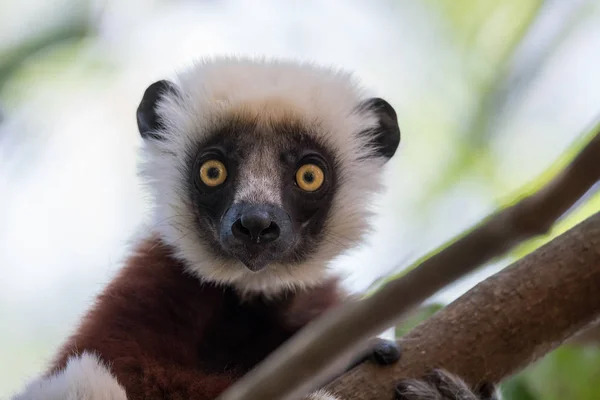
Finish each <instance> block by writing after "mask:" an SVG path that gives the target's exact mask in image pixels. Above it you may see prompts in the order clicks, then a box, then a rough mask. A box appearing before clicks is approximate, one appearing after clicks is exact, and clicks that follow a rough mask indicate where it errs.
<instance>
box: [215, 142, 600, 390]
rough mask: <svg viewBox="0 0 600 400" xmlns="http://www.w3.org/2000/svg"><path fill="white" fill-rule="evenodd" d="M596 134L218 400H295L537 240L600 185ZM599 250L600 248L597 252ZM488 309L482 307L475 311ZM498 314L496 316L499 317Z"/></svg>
mask: <svg viewBox="0 0 600 400" xmlns="http://www.w3.org/2000/svg"><path fill="white" fill-rule="evenodd" d="M598 160H600V133H598V134H596V135H595V136H594V137H593V138H592V139H591V140H590V142H589V143H588V144H587V145H586V146H585V148H584V149H583V150H582V151H581V152H580V153H579V154H578V155H577V157H575V159H574V160H573V161H572V162H571V163H570V164H569V165H568V166H567V167H566V168H565V169H564V170H563V171H561V173H559V174H558V175H557V176H556V177H554V179H552V180H551V181H550V182H549V183H548V184H546V185H545V186H544V187H543V188H542V189H540V190H539V191H538V192H536V193H534V194H532V195H530V196H528V197H526V198H524V199H522V200H521V201H519V202H518V203H516V204H514V205H512V206H510V207H508V208H506V209H503V210H501V211H499V212H497V213H495V214H493V215H491V216H490V217H489V218H487V219H486V220H484V221H483V222H481V223H480V224H479V225H478V226H476V227H475V228H473V229H472V230H471V231H470V232H468V233H466V234H465V235H464V236H462V237H461V238H459V239H458V240H456V241H454V242H453V243H451V244H449V245H448V246H447V247H446V248H444V249H443V250H441V251H439V252H437V253H436V254H434V255H432V256H431V257H429V258H427V259H426V260H424V261H423V262H422V263H421V264H420V265H419V266H418V267H417V268H415V269H412V270H411V271H409V272H408V273H407V274H406V275H405V276H403V277H402V278H399V279H395V280H392V281H390V282H388V283H387V284H385V285H384V286H383V287H381V288H380V289H379V290H378V291H377V292H375V293H374V294H373V295H372V296H370V297H367V298H366V299H363V300H361V301H358V302H350V303H347V304H345V305H343V306H342V307H339V308H337V309H335V310H332V311H331V312H328V313H327V315H325V316H324V317H323V318H319V319H318V320H317V321H315V322H313V323H312V324H310V325H309V326H307V327H306V328H304V329H303V330H302V331H301V332H300V333H299V334H298V335H296V336H295V337H294V338H292V339H291V340H289V341H288V342H286V343H284V344H283V346H281V347H280V348H279V349H277V350H276V351H275V352H274V353H273V354H271V355H270V356H269V357H267V359H266V360H265V361H264V362H263V363H261V364H260V365H258V366H257V367H256V368H254V369H253V370H252V371H250V372H249V373H248V374H246V376H244V377H243V378H242V379H241V380H240V381H238V382H236V383H235V384H234V385H233V386H232V387H231V388H230V389H228V390H227V391H226V392H225V393H223V394H222V395H221V396H220V397H219V400H242V399H243V400H263V399H288V398H294V396H297V395H298V394H299V393H306V392H307V391H308V390H309V389H310V388H311V387H314V385H315V383H317V382H322V381H323V379H324V377H325V375H326V374H332V373H334V371H335V368H336V367H337V368H339V366H340V365H341V364H342V362H343V361H344V358H345V359H346V361H347V360H348V357H349V353H350V351H352V350H353V349H355V350H358V349H357V348H358V347H359V346H360V345H364V343H365V340H366V339H367V338H368V337H370V336H374V335H376V334H378V333H379V332H381V331H382V330H384V329H386V328H387V327H389V326H391V325H393V324H394V323H395V322H396V321H397V320H399V319H400V318H401V317H402V315H404V314H405V313H406V312H408V311H410V310H411V309H412V308H413V307H415V306H416V305H418V304H420V303H421V302H422V301H424V300H426V299H427V298H428V297H430V296H431V295H433V294H435V293H436V292H437V291H438V290H440V289H442V288H443V287H445V286H446V285H448V284H449V283H451V282H453V281H455V280H456V279H458V278H460V277H461V276H463V275H465V274H467V273H469V272H471V271H473V270H474V269H476V268H477V267H478V266H480V265H482V264H483V263H485V262H487V261H489V260H491V259H492V258H494V257H497V256H499V255H501V254H504V253H505V252H506V251H508V250H510V249H511V248H513V247H514V246H516V245H517V244H519V243H522V242H523V241H524V240H526V239H529V238H531V237H534V236H536V235H538V234H543V233H545V232H547V231H548V229H550V227H551V226H552V225H553V223H554V221H556V220H557V219H558V218H559V217H560V216H561V215H563V214H564V213H565V212H566V211H568V210H569V209H570V208H571V207H572V206H573V204H575V202H577V200H578V199H580V198H581V197H582V196H583V195H584V194H585V193H586V192H587V191H588V190H589V189H590V188H591V187H592V186H593V185H594V184H595V183H596V182H597V181H598V180H599V179H600V162H598ZM599 249H600V247H599ZM486 305H487V303H482V304H481V305H480V306H481V307H482V308H484V307H486ZM500 311H502V310H500Z"/></svg>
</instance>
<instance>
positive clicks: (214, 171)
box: [200, 160, 227, 186]
mask: <svg viewBox="0 0 600 400" xmlns="http://www.w3.org/2000/svg"><path fill="white" fill-rule="evenodd" d="M200 179H201V180H202V183H204V184H205V185H206V186H219V185H221V184H222V183H223V182H225V179H227V168H225V165H224V164H223V163H222V162H221V161H218V160H208V161H205V162H204V163H203V164H202V166H201V167H200Z"/></svg>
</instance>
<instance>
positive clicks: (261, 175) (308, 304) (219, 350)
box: [14, 57, 493, 400]
mask: <svg viewBox="0 0 600 400" xmlns="http://www.w3.org/2000/svg"><path fill="white" fill-rule="evenodd" d="M177 78H178V79H177V80H175V82H173V81H168V80H160V81H158V82H155V83H153V84H152V85H150V86H149V87H148V88H147V89H146V91H145V93H144V95H143V98H142V100H141V103H140V104H139V107H138V110H137V124H138V128H139V133H140V134H141V137H142V142H143V143H142V148H141V152H142V162H141V168H140V175H141V178H142V180H143V181H144V182H146V183H147V185H148V187H149V189H150V193H151V194H152V195H153V200H154V202H153V204H154V208H153V224H152V226H151V229H149V230H148V232H147V234H146V235H145V237H144V238H143V240H140V241H139V243H138V244H137V247H136V248H135V250H134V252H133V253H132V254H131V256H130V257H129V259H128V260H127V261H126V263H125V265H124V267H123V268H122V269H121V270H120V271H119V273H118V274H117V276H116V277H115V278H114V279H113V280H112V282H111V283H110V284H109V285H108V286H107V287H106V288H105V290H104V291H103V292H102V293H101V294H100V295H99V297H98V298H97V301H96V303H95V304H94V306H93V307H92V308H91V309H90V310H89V311H88V313H87V314H86V316H85V317H84V318H83V320H82V322H81V324H80V325H79V327H78V328H77V330H76V331H75V333H74V334H73V335H72V336H71V337H70V338H69V339H68V340H67V341H66V343H65V344H64V345H63V347H62V349H61V350H60V352H59V353H58V355H57V356H56V358H55V359H54V361H53V362H52V364H51V366H50V368H49V369H48V371H47V372H46V373H45V374H44V375H43V376H42V377H41V378H39V379H37V380H35V381H33V382H31V383H30V384H29V385H28V386H26V388H25V390H24V391H23V392H22V393H21V394H19V395H17V396H16V397H14V400H37V399H45V400H55V399H56V400H58V399H61V400H65V399H67V400H125V399H129V400H142V399H181V400H211V399H215V398H216V397H217V396H218V395H219V394H220V393H222V392H223V391H224V390H225V389H227V388H228V387H229V386H230V385H231V384H232V383H233V382H235V381H236V380H237V379H239V378H240V377H241V376H243V375H244V374H245V373H246V372H247V371H249V370H250V369H252V368H253V367H254V366H255V365H256V364H257V363H259V362H260V361H261V360H263V359H264V358H265V357H266V356H267V355H268V354H269V353H271V352H272V351H273V350H275V349H276V348H277V347H278V346H279V345H280V344H281V343H283V342H284V341H286V340H287V339H288V338H290V337H291V336H292V335H294V334H295V333H296V332H297V331H298V330H300V329H301V328H302V327H303V326H305V325H306V324H307V323H309V322H310V321H311V320H313V319H314V318H316V317H318V316H319V315H321V314H323V313H324V312H326V311H327V310H329V309H331V308H332V307H334V306H336V305H337V304H339V303H340V302H341V301H343V299H344V298H345V295H344V293H343V291H342V290H341V288H340V285H339V284H338V279H337V278H336V276H335V275H334V274H332V273H331V272H330V271H329V270H328V265H329V264H330V261H332V260H333V259H334V258H335V257H337V256H338V255H340V254H341V253H342V252H344V251H346V250H348V249H350V248H352V247H353V246H356V245H357V244H359V243H360V242H361V240H363V236H364V234H365V233H366V232H367V231H368V229H369V220H370V217H371V211H370V210H371V208H370V202H371V198H372V195H374V194H375V193H377V192H378V191H379V189H380V188H381V187H382V182H381V181H382V172H383V167H384V165H385V164H386V163H387V161H388V160H389V159H390V158H391V157H392V156H393V155H394V154H395V153H396V150H397V148H398V145H399V142H400V129H399V127H398V121H397V116H396V112H395V110H394V108H393V107H392V106H391V105H390V104H389V103H388V102H387V101H385V100H383V99H381V98H377V97H370V96H368V95H367V94H366V92H365V91H364V89H362V88H361V86H360V85H359V84H358V83H357V82H356V81H355V79H354V78H353V76H352V75H350V74H349V73H347V72H345V71H341V70H337V69H333V68H326V67H320V66H315V65H313V64H309V63H299V62H295V61H286V60H265V59H255V58H243V57H216V58H212V59H208V60H204V61H202V62H199V63H197V64H195V65H194V66H193V67H191V68H189V69H188V70H186V71H184V72H183V73H180V74H178V77H177ZM376 343H377V344H376V345H374V346H373V347H372V352H373V355H374V357H373V359H375V360H376V361H378V362H379V363H380V364H386V363H392V362H395V361H396V360H397V359H398V358H399V356H400V353H399V349H397V348H396V347H394V346H393V345H392V344H391V343H393V342H386V341H379V342H376ZM487 389H489V388H487ZM487 389H486V390H479V391H477V392H475V391H471V390H470V389H468V388H467V387H466V386H465V384H464V383H462V381H461V380H460V379H458V378H455V377H453V376H452V375H450V374H449V373H447V372H444V371H437V372H434V373H433V375H430V376H428V377H426V378H425V379H421V380H415V381H403V382H400V383H399V385H398V390H397V394H396V397H397V398H402V399H409V400H411V399H421V400H429V399H431V400H434V399H455V400H466V399H484V398H489V399H491V398H493V397H492V392H493V390H487ZM392 397H393V394H392V393H390V400H391V399H392ZM308 398H310V399H313V400H325V399H331V400H335V399H336V397H334V396H333V395H331V394H328V393H325V392H323V391H318V392H315V393H313V394H312V395H310V396H309V397H308ZM265 400H268V399H265ZM337 400H345V399H337Z"/></svg>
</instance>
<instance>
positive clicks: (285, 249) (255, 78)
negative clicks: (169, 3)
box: [137, 58, 400, 294]
mask: <svg viewBox="0 0 600 400" xmlns="http://www.w3.org/2000/svg"><path fill="white" fill-rule="evenodd" d="M178 78H179V79H178V81H179V82H178V83H172V82H170V81H166V80H161V81H158V82H155V83H154V84H152V85H150V87H148V89H147V90H146V92H145V93H144V96H143V99H142V101H141V103H140V105H139V108H138V111H137V121H138V127H139V130H140V133H141V136H142V138H143V139H144V146H143V153H144V154H143V156H144V157H143V158H144V163H143V168H142V175H143V177H144V178H145V179H146V180H147V181H148V183H149V184H150V187H151V189H152V192H153V194H154V197H155V209H156V216H155V218H156V219H155V221H154V223H155V228H156V229H157V231H158V233H159V234H160V235H161V237H162V239H163V240H165V241H166V242H167V243H169V244H170V245H172V246H173V248H174V249H175V252H176V256H178V257H179V258H181V259H182V260H184V262H185V264H186V265H187V267H188V269H189V271H190V272H192V273H194V274H196V275H197V276H198V277H200V278H201V279H203V280H206V281H211V282H217V283H225V284H229V285H233V286H234V287H236V288H237V289H239V290H241V291H244V292H261V293H263V294H264V293H267V294H268V293H276V292H278V291H280V290H282V289H286V288H296V287H303V286H310V285H313V284H316V283H318V282H319V281H320V280H322V279H323V278H324V277H325V276H326V268H327V265H328V263H329V262H330V261H331V260H332V259H333V258H334V257H336V256H338V255H339V254H340V253H342V252H343V251H345V250H347V249H349V248H351V247H352V246H355V245H356V244H358V243H359V242H360V240H361V239H362V237H363V235H364V233H365V232H366V231H367V229H368V227H369V223H368V222H369V219H370V218H369V217H370V212H369V205H370V202H371V195H372V194H373V193H375V192H376V191H377V190H378V189H379V188H380V181H381V175H382V172H383V171H382V167H383V165H384V164H385V163H386V161H387V160H388V159H390V158H391V157H392V156H393V155H394V153H395V152H396V149H397V147H398V144H399V142H400V130H399V128H398V122H397V119H396V113H395V111H394V109H393V108H392V106H390V104H388V103H387V102H386V101H385V100H383V99H380V98H373V97H368V96H366V95H365V94H363V92H362V90H361V89H360V88H359V87H358V86H357V85H356V84H355V82H354V81H353V80H352V78H351V77H350V76H349V75H348V74H346V73H344V72H340V71H334V70H330V69H327V68H321V67H315V66H312V65H308V64H297V63H293V62H284V61H263V60H253V59H234V58H224V59H216V60H212V61H205V62H203V63H201V64H199V65H196V66H194V67H193V68H191V69H190V70H188V71H186V72H184V73H183V74H180V76H179V77H178Z"/></svg>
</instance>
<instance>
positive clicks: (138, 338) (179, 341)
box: [48, 239, 341, 400]
mask: <svg viewBox="0 0 600 400" xmlns="http://www.w3.org/2000/svg"><path fill="white" fill-rule="evenodd" d="M171 252H172V249H171V248H169V247H168V246H167V245H165V244H164V243H162V242H161V241H160V240H159V239H152V240H148V241H146V242H145V243H143V244H142V245H141V246H140V247H139V248H138V251H137V254H135V255H134V256H133V257H131V259H130V260H129V262H128V263H127V265H126V266H125V267H124V268H123V270H122V271H121V272H120V273H119V275H118V276H117V277H116V278H115V279H114V280H113V281H112V282H111V283H110V285H109V286H108V287H107V288H106V289H105V290H104V292H103V293H102V294H101V295H100V296H99V298H98V300H97V303H96V304H95V306H94V307H93V308H92V309H91V310H90V311H89V313H88V314H87V315H86V317H85V318H84V320H83V322H82V324H81V325H80V327H79V328H78V330H77V331H76V333H75V334H74V335H73V336H71V338H70V339H69V340H68V341H67V343H66V344H65V345H64V346H63V348H62V350H61V352H60V354H59V356H58V357H57V359H56V360H55V362H54V363H53V365H52V367H51V369H50V371H49V372H48V375H50V374H52V373H55V372H57V371H59V370H60V369H62V368H64V366H65V365H66V362H67V360H68V358H69V357H70V356H72V355H74V354H81V353H82V352H84V351H88V352H93V353H95V354H97V355H98V356H99V357H100V358H101V359H102V360H103V361H104V362H106V363H107V364H108V365H109V366H110V369H111V372H112V373H113V374H114V375H115V377H116V378H117V380H118V381H119V383H120V384H121V385H122V386H123V387H124V388H125V390H126V391H127V396H128V400H137V399H182V400H183V399H186V400H193V399H198V400H201V399H206V400H208V399H214V398H215V397H217V396H218V395H219V393H221V392H222V391H223V390H225V389H226V388H227V387H228V386H229V385H230V384H231V383H232V382H233V381H235V380H236V379H238V378H239V377H240V376H241V375H243V374H244V373H246V372H247V371H248V370H249V369H251V368H252V367H253V366H254V365H256V364H257V363H258V362H260V361H261V360H262V359H263V358H265V356H267V355H268V354H269V353H270V352H272V351H273V350H274V349H275V348H276V347H278V346H279V345H280V344H281V343H283V342H284V341H285V340H286V339H288V338H289V337H290V336H292V335H293V334H294V333H295V332H297V331H298V330H299V329H300V328H301V327H302V326H304V325H305V324H306V323H308V322H309V321H310V320H311V319H313V318H314V317H316V316H318V315H319V314H321V313H322V312H323V311H325V310H327V309H328V308H330V307H332V306H334V305H336V304H337V303H338V302H339V299H340V294H341V293H340V292H339V291H338V290H337V282H336V281H333V280H332V281H329V282H327V283H325V284H323V285H321V286H319V287H316V288H313V289H309V290H307V291H304V292H302V293H297V294H296V293H286V294H282V295H281V296H279V297H277V298H275V299H270V300H266V299H264V298H260V297H254V298H246V299H242V298H240V297H239V296H238V295H237V294H236V293H235V292H234V291H233V289H231V288H227V287H219V286H215V285H213V284H207V283H202V282H201V281H199V280H198V279H197V278H196V277H193V276H191V275H189V274H188V273H186V272H184V266H183V265H182V263H181V262H179V261H177V260H176V259H174V258H173V257H172V256H171ZM167 394H168V397H165V396H166V395H167Z"/></svg>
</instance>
